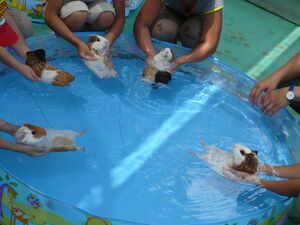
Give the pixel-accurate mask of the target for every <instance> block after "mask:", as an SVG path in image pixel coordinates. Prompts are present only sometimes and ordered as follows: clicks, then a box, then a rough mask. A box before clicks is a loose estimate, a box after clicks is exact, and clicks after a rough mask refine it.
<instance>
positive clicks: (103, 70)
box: [83, 34, 117, 79]
mask: <svg viewBox="0 0 300 225" xmlns="http://www.w3.org/2000/svg"><path fill="white" fill-rule="evenodd" d="M87 45H88V47H89V49H90V51H91V52H92V54H93V55H94V56H95V58H96V60H85V59H83V62H84V64H85V65H86V66H87V68H89V70H91V71H92V72H93V73H94V74H95V75H96V76H97V77H99V78H100V79H107V78H109V77H116V76H117V72H116V71H115V70H114V69H113V64H112V62H111V59H110V55H109V54H110V45H109V42H108V40H107V39H106V38H105V37H102V36H100V35H94V34H93V35H91V36H90V37H89V41H88V43H87Z"/></svg>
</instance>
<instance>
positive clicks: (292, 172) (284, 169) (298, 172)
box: [259, 163, 300, 179]
mask: <svg viewBox="0 0 300 225" xmlns="http://www.w3.org/2000/svg"><path fill="white" fill-rule="evenodd" d="M259 171H260V172H262V173H265V174H267V175H270V176H277V177H283V178H287V179H300V163H296V164H293V165H289V166H270V165H262V166H261V167H260V170H259Z"/></svg>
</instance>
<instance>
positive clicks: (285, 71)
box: [271, 52, 300, 83]
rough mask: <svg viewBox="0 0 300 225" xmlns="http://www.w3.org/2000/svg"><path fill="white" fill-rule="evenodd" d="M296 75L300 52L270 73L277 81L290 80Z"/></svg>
mask: <svg viewBox="0 0 300 225" xmlns="http://www.w3.org/2000/svg"><path fill="white" fill-rule="evenodd" d="M298 76H300V52H298V53H297V54H296V55H294V57H293V58H291V59H290V60H289V61H288V62H287V63H286V64H285V65H283V66H282V67H280V68H279V69H278V70H276V71H275V72H274V73H273V74H272V75H271V77H272V79H273V80H275V81H276V82H277V83H279V82H280V81H287V80H291V79H293V78H296V77H298Z"/></svg>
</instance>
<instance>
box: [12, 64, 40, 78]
mask: <svg viewBox="0 0 300 225" xmlns="http://www.w3.org/2000/svg"><path fill="white" fill-rule="evenodd" d="M17 70H18V71H19V72H20V73H21V74H22V75H23V77H25V78H26V79H28V80H32V81H39V80H41V79H40V78H39V77H38V76H37V75H36V74H35V72H34V71H33V70H32V69H31V68H30V67H29V66H27V65H25V64H20V65H19V66H18V68H17Z"/></svg>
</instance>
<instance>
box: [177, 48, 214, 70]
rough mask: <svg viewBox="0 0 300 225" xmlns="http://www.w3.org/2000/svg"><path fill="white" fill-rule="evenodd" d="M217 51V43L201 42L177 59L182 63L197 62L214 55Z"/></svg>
mask: <svg viewBox="0 0 300 225" xmlns="http://www.w3.org/2000/svg"><path fill="white" fill-rule="evenodd" d="M215 51H216V45H212V44H210V43H201V44H199V45H198V46H197V47H196V48H195V49H193V50H192V51H191V52H189V53H188V54H186V55H183V56H180V57H178V59H177V63H178V64H180V65H182V64H186V63H192V62H197V61H201V60H203V59H205V58H206V57H208V56H210V55H212V54H213V53H214V52H215Z"/></svg>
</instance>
